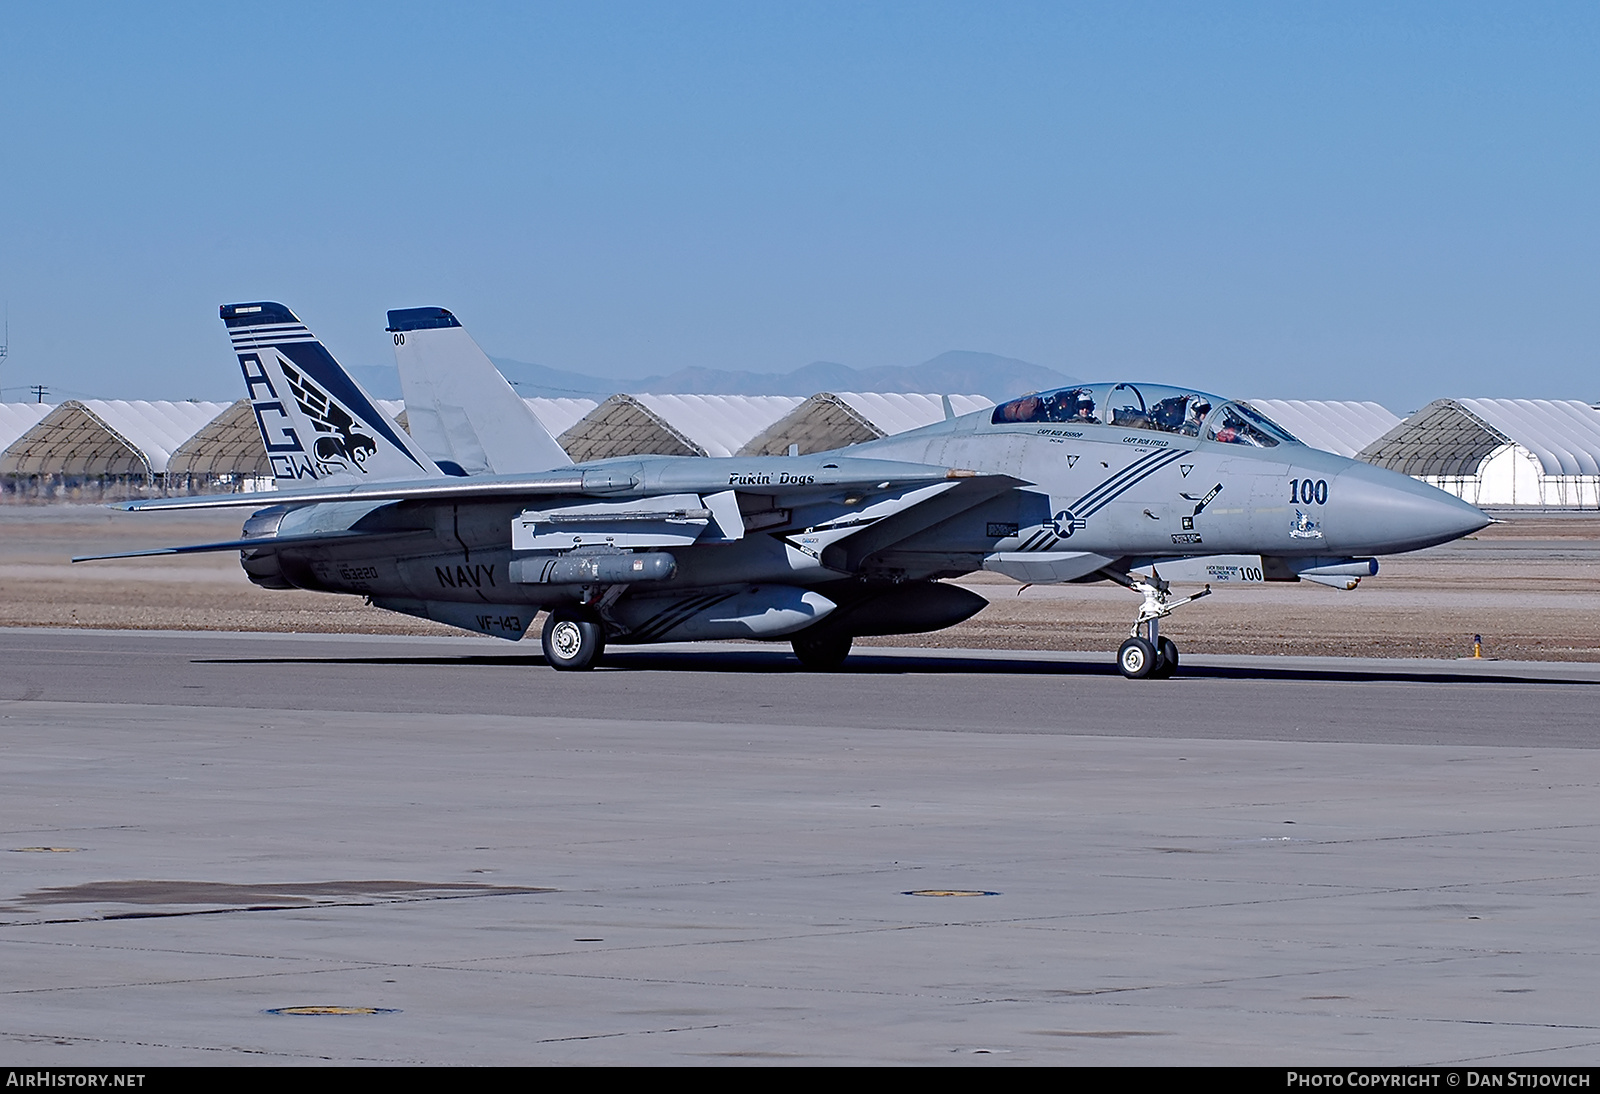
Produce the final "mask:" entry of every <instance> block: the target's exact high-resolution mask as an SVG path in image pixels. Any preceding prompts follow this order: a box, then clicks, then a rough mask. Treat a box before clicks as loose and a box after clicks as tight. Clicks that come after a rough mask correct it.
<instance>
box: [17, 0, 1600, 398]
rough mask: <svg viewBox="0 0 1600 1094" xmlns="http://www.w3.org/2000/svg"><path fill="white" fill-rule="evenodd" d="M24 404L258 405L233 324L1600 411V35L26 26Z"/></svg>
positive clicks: (807, 26)
mask: <svg viewBox="0 0 1600 1094" xmlns="http://www.w3.org/2000/svg"><path fill="white" fill-rule="evenodd" d="M0 46H3V53H0V104H3V107H0V119H3V122H4V129H3V136H4V140H3V143H0V149H3V155H4V158H5V168H4V171H3V172H0V187H3V195H4V200H3V201H0V302H3V303H4V305H5V306H6V307H8V308H9V315H10V329H11V357H10V359H9V360H8V361H5V362H0V385H4V388H5V391H4V397H5V398H7V399H15V398H18V397H20V396H21V392H20V391H19V390H17V388H19V387H21V386H22V385H26V384H32V383H35V382H43V383H46V384H48V385H50V387H51V388H52V390H53V391H57V392H59V393H60V394H61V395H63V396H65V395H94V396H102V397H116V398H141V397H142V398H176V397H191V396H192V397H200V398H232V397H234V396H235V395H236V394H238V391H237V389H238V388H239V386H240V385H239V382H238V379H237V373H236V371H235V366H234V364H233V362H232V360H231V358H230V355H229V353H228V349H227V342H226V338H225V337H224V334H223V329H222V325H221V323H220V322H219V321H218V320H217V318H216V306H217V305H218V304H220V303H223V302H227V301H238V300H254V299H276V300H281V301H283V302H284V303H287V304H288V305H289V306H290V307H292V308H294V309H295V310H296V311H297V312H298V313H299V314H300V316H301V317H302V318H303V319H305V320H306V321H307V322H308V323H309V324H310V325H311V327H312V329H313V330H316V331H317V332H318V333H319V334H320V335H321V336H322V337H323V339H324V340H325V341H326V342H327V343H328V344H329V346H330V347H331V348H332V349H333V350H334V352H335V354H336V355H338V356H339V357H340V358H341V359H343V360H345V361H346V362H347V363H350V364H362V365H370V364H382V363H385V362H387V361H388V360H389V359H390V357H389V353H390V350H389V343H388V339H387V336H386V335H385V334H384V333H383V330H382V327H383V316H384V311H385V310H386V309H388V308H391V307H409V306H417V305H424V304H438V305H443V306H445V307H449V308H451V309H453V310H454V311H456V313H457V314H458V315H460V316H461V317H462V319H463V320H464V321H465V322H466V324H467V326H468V328H469V329H470V330H472V332H473V333H474V335H475V336H476V337H477V338H478V340H479V342H480V343H481V344H482V345H483V346H484V347H485V348H486V349H487V350H488V351H489V352H490V353H492V354H495V355H497V356H503V357H511V358H516V359H520V360H526V361H536V362H539V363H542V364H546V365H550V366H552V367H558V368H567V369H575V370H579V371H586V372H592V373H599V374H603V375H611V376H616V377H626V376H629V375H645V374H648V373H659V372H667V371H671V370H673V369H676V368H680V367H684V366H688V365H701V366H708V367H714V368H736V369H751V370H755V371H788V370H790V369H793V368H797V367H799V366H801V365H804V364H806V363H808V362H810V361H814V360H832V361H840V362H843V363H845V364H849V365H854V366H857V367H871V366H878V365H898V364H915V363H918V362H920V361H923V360H926V359H927V358H930V357H932V356H934V355H935V354H937V353H940V352H942V351H944V350H947V349H974V350H985V351H988V352H992V353H999V354H1005V355H1008V356H1013V357H1020V358H1024V359H1026V360H1029V361H1033V362H1035V363H1038V364H1042V365H1048V366H1050V367H1053V368H1057V369H1060V370H1062V371H1064V372H1068V373H1072V374H1075V375H1080V376H1085V377H1091V378H1130V379H1148V380H1154V381H1170V382H1180V383H1187V384H1191V385H1194V386H1197V387H1202V388H1208V389H1211V390H1215V391H1219V392H1223V393H1232V394H1256V395H1261V396H1271V397H1304V398H1369V399H1376V400H1378V401H1380V402H1383V403H1385V404H1386V405H1388V406H1390V407H1391V408H1392V409H1395V410H1397V411H1401V412H1404V411H1406V410H1409V409H1413V408H1414V407H1416V406H1418V405H1420V404H1421V403H1423V402H1425V401H1427V400H1428V399H1430V398H1434V397H1438V396H1441V395H1520V396H1529V397H1550V398H1583V399H1589V400H1597V399H1600V382H1597V375H1596V374H1597V370H1596V365H1597V364H1600V360H1597V358H1600V203H1597V195H1600V65H1597V64H1596V61H1595V58H1596V57H1597V56H1600V48H1597V47H1600V5H1594V4H1592V3H1591V4H1561V3H1550V4H1537V3H1506V4H1473V3H1468V2H1460V3H1441V4H1428V3H1405V4H1395V5H1377V4H1350V3H1333V4H1317V3H1296V4H1284V3H1263V4H1251V3H1237V4H1221V3H1211V4H1202V3H1192V4H1161V3H1152V4H1127V3H1111V4H1070V3H1051V4H1026V3H1016V4H1004V3H1001V4H996V3H983V4H976V3H974V4H939V3H930V2H921V3H908V4H859V3H821V2H808V3H803V4H789V5H783V4H771V3H768V4H763V3H729V4H721V3H705V4H702V3H676V4H673V3H649V4H626V3H618V4H605V3H574V4H555V5H541V4H507V5H495V4H477V5H473V4H467V5H435V4H428V5H420V4H419V5H409V4H395V3H390V4H381V5H379V4H374V5H363V4H332V5H322V4H318V5H301V4H294V3H278V4H273V5H264V6H263V5H239V6H233V5H226V4H216V3H209V4H150V5H115V4H73V3H70V2H68V3H56V4H52V5H20V4H19V5H11V6H9V7H8V10H7V12H6V16H5V19H4V21H3V24H0Z"/></svg>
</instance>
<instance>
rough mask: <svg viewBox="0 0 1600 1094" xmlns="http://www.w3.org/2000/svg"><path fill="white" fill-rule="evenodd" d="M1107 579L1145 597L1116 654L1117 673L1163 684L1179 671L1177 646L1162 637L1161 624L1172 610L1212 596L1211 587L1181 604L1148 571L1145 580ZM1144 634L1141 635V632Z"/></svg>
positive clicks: (1139, 577) (1138, 576) (1130, 576)
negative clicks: (1159, 681)
mask: <svg viewBox="0 0 1600 1094" xmlns="http://www.w3.org/2000/svg"><path fill="white" fill-rule="evenodd" d="M1105 572H1106V574H1107V576H1109V577H1110V578H1111V580H1113V581H1115V582H1116V583H1117V584H1119V585H1122V586H1123V587H1125V588H1129V589H1132V590H1134V591H1135V592H1137V593H1142V594H1144V603H1143V604H1141V605H1140V606H1139V617H1138V618H1137V619H1135V620H1134V621H1133V627H1132V629H1130V630H1129V631H1128V640H1127V641H1126V642H1124V643H1122V647H1121V648H1120V649H1118V650H1117V670H1118V671H1119V672H1121V673H1122V675H1124V676H1126V677H1127V678H1128V679H1130V680H1143V679H1145V678H1146V677H1148V678H1150V679H1154V680H1165V679H1166V678H1167V677H1169V676H1171V675H1172V674H1173V673H1175V672H1177V671H1178V644H1177V643H1176V642H1174V641H1173V640H1172V639H1170V638H1166V637H1163V636H1162V634H1161V620H1162V619H1163V618H1164V617H1165V616H1168V615H1171V614H1172V611H1173V609H1175V608H1179V607H1182V606H1183V605H1184V604H1189V603H1192V602H1194V601H1196V600H1199V599H1200V598H1201V597H1203V596H1210V595H1211V586H1210V585H1207V586H1206V587H1205V588H1204V589H1201V590H1200V591H1199V592H1197V593H1194V594H1192V595H1190V596H1186V597H1184V598H1183V599H1182V600H1169V599H1168V597H1169V596H1170V595H1171V593H1172V586H1170V585H1168V584H1167V583H1166V582H1165V581H1162V580H1161V575H1160V574H1158V573H1156V572H1155V570H1153V569H1152V570H1151V571H1150V574H1151V576H1150V577H1149V578H1148V579H1147V578H1146V577H1145V576H1144V575H1143V574H1120V573H1114V572H1111V571H1105ZM1141 630H1143V631H1144V632H1145V633H1144V634H1143V635H1140V633H1139V632H1140V631H1141Z"/></svg>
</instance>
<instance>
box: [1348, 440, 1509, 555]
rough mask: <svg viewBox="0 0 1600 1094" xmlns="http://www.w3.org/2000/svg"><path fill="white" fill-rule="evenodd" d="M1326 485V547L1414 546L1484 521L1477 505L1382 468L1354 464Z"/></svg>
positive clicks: (1374, 550)
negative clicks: (1328, 488) (1327, 489)
mask: <svg viewBox="0 0 1600 1094" xmlns="http://www.w3.org/2000/svg"><path fill="white" fill-rule="evenodd" d="M1330 485H1331V487H1332V488H1331V489H1330V490H1329V491H1328V504H1327V508H1326V509H1325V511H1324V520H1323V525H1324V531H1325V532H1326V534H1327V537H1328V538H1327V544H1328V547H1329V548H1330V549H1332V550H1334V551H1337V552H1339V553H1341V554H1351V555H1385V554H1389V555H1392V554H1399V553H1400V552H1402V551H1417V550H1421V549H1422V548H1424V547H1432V546H1434V545H1435V544H1439V543H1449V542H1450V541H1451V540H1453V539H1460V538H1461V537H1462V536H1464V535H1467V534H1468V533H1470V532H1476V531H1477V530H1478V529H1479V528H1483V527H1485V526H1486V525H1488V523H1489V518H1488V517H1486V516H1484V515H1483V512H1482V511H1481V510H1479V509H1478V508H1477V507H1476V506H1473V505H1468V504H1467V503H1466V502H1464V501H1462V500H1461V499H1460V498H1457V497H1453V496H1451V495H1450V494H1446V493H1445V492H1444V491H1443V490H1438V489H1435V488H1434V487H1432V486H1429V485H1427V484H1426V483H1421V482H1418V481H1417V480H1416V479H1413V478H1412V477H1411V476H1409V475H1402V474H1400V473H1399V472H1397V471H1386V470H1384V469H1383V468H1381V467H1372V466H1370V465H1368V464H1364V463H1357V464H1353V465H1352V466H1350V467H1349V468H1348V469H1346V470H1344V471H1342V472H1340V473H1339V475H1338V476H1337V477H1336V478H1335V479H1334V480H1333V482H1332V483H1331V484H1330Z"/></svg>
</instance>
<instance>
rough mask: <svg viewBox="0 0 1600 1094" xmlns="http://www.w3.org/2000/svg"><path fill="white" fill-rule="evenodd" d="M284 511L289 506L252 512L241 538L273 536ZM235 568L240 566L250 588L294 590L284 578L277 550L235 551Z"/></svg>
mask: <svg viewBox="0 0 1600 1094" xmlns="http://www.w3.org/2000/svg"><path fill="white" fill-rule="evenodd" d="M288 512H289V507H288V506H286V505H273V506H270V507H268V508H266V509H262V510H260V511H258V512H255V513H252V514H251V515H250V519H249V520H247V521H245V522H244V529H243V533H242V534H243V538H244V539H255V538H257V537H261V538H264V539H270V538H271V537H273V536H275V535H277V534H278V525H280V524H282V523H283V518H284V516H285V514H287V513H288ZM239 565H240V566H242V567H244V572H245V576H247V577H248V578H249V579H250V583H251V584H252V585H259V586H261V587H262V588H263V589H292V588H294V587H295V586H294V583H293V582H291V581H290V580H289V579H288V578H287V577H286V576H285V575H284V572H283V564H282V563H281V562H280V561H279V559H278V552H277V551H270V550H269V551H263V550H261V549H260V548H245V549H244V550H242V551H240V552H239Z"/></svg>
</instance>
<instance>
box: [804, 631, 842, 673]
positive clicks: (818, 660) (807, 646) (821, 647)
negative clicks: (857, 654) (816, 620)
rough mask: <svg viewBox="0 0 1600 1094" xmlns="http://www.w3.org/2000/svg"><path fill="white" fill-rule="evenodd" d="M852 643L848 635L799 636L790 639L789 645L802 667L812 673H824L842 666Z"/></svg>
mask: <svg viewBox="0 0 1600 1094" xmlns="http://www.w3.org/2000/svg"><path fill="white" fill-rule="evenodd" d="M853 641H854V640H853V639H852V638H851V637H850V636H849V635H848V634H827V635H812V636H809V637H808V636H806V635H800V636H799V637H796V638H792V639H790V640H789V644H790V645H791V646H793V647H794V655H795V656H796V657H798V658H799V659H800V663H801V664H802V665H804V666H805V667H806V668H808V669H811V670H812V671H813V672H826V671H828V670H830V669H836V668H838V667H839V666H840V665H842V664H844V659H845V658H846V657H849V656H850V644H851V643H852V642H853Z"/></svg>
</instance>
